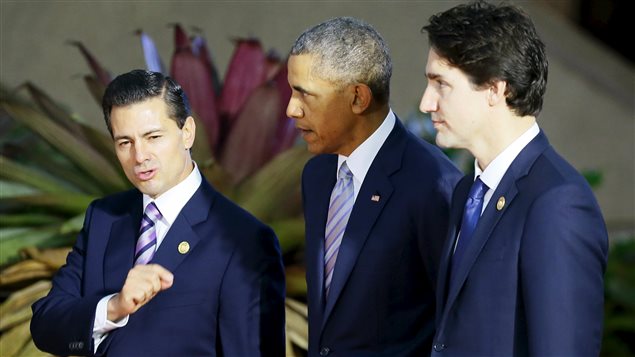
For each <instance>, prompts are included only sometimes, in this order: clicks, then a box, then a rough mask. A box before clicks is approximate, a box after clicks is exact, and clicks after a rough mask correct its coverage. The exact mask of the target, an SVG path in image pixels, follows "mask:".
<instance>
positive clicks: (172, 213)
mask: <svg viewBox="0 0 635 357" xmlns="http://www.w3.org/2000/svg"><path fill="white" fill-rule="evenodd" d="M202 181H203V178H202V176H201V172H200V171H199V170H198V166H197V165H196V163H194V169H192V172H191V173H190V174H189V175H188V176H187V177H186V178H185V180H183V181H181V182H179V183H178V184H177V185H176V186H174V187H172V188H171V189H169V190H167V191H165V192H164V193H162V194H161V195H160V196H159V197H157V198H156V199H155V200H153V199H152V198H151V197H150V196H148V195H146V194H143V210H144V211H145V208H146V206H147V205H148V204H150V202H152V201H154V203H155V204H156V205H157V208H158V209H159V212H161V215H162V216H163V220H164V221H165V222H164V223H166V224H167V227H170V226H171V225H172V223H174V221H175V220H176V217H177V216H178V215H179V213H180V212H181V210H182V209H183V207H185V204H186V203H187V201H189V200H190V198H192V196H193V195H194V193H195V192H196V190H198V187H199V186H200V185H201V182H202Z"/></svg>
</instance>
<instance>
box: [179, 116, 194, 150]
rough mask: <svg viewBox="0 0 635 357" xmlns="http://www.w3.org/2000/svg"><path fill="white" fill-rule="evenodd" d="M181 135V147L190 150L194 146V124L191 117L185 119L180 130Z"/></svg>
mask: <svg viewBox="0 0 635 357" xmlns="http://www.w3.org/2000/svg"><path fill="white" fill-rule="evenodd" d="M181 131H182V133H183V145H184V146H185V148H186V149H188V150H189V149H191V148H192V146H193V145H194V138H195V137H196V123H195V122H194V118H192V117H191V116H189V117H187V118H186V119H185V123H184V124H183V127H182V128H181Z"/></svg>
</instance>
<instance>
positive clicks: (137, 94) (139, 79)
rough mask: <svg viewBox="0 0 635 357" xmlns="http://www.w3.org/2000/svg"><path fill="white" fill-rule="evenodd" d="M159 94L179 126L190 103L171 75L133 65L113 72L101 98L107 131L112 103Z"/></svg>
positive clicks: (138, 100) (128, 102) (170, 115)
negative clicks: (121, 71) (118, 73)
mask: <svg viewBox="0 0 635 357" xmlns="http://www.w3.org/2000/svg"><path fill="white" fill-rule="evenodd" d="M159 96H161V97H162V98H163V100H164V101H165V104H166V105H167V107H168V115H169V117H170V118H171V119H174V121H176V125H177V126H178V127H179V129H180V128H183V125H184V124H185V120H186V119H187V117H189V116H190V115H192V114H191V110H190V105H189V102H188V100H187V96H186V95H185V92H184V91H183V89H182V88H181V86H180V85H179V84H178V83H176V82H175V81H174V80H173V79H172V78H170V77H168V76H164V75H163V74H162V73H159V72H151V71H146V70H143V69H135V70H132V71H130V72H128V73H124V74H122V75H119V76H117V78H115V79H114V80H113V81H112V82H110V84H108V87H107V88H106V92H105V93H104V97H103V99H102V102H101V106H102V109H103V111H104V120H106V126H107V127H108V131H109V132H110V135H112V126H111V123H110V112H111V111H112V107H113V106H114V107H120V106H126V105H130V104H135V103H140V102H143V101H145V100H148V99H151V98H154V97H159Z"/></svg>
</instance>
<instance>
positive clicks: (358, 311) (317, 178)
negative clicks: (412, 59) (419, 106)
mask: <svg viewBox="0 0 635 357" xmlns="http://www.w3.org/2000/svg"><path fill="white" fill-rule="evenodd" d="M336 171H337V155H319V156H316V157H314V158H313V159H311V160H310V161H309V162H308V163H307V165H306V166H305V169H304V172H303V177H302V192H303V198H304V200H303V201H304V214H305V220H306V264H307V275H306V277H307V285H308V308H309V356H317V355H322V356H325V355H331V356H360V355H361V356H380V355H381V356H422V355H425V354H428V353H429V351H430V347H431V339H432V336H433V325H434V307H435V303H434V300H435V297H434V287H435V282H436V275H437V266H438V262H439V257H440V252H441V248H442V245H443V241H444V239H445V236H446V233H447V227H448V214H449V204H450V195H451V192H452V190H453V188H454V185H455V183H456V182H457V181H458V179H459V178H460V173H459V171H458V170H457V169H456V168H455V167H454V166H453V164H452V163H451V162H450V161H449V160H448V159H447V157H446V156H445V155H444V154H443V153H442V152H441V151H440V150H439V149H438V148H436V147H434V146H433V145H430V144H428V143H426V142H423V141H422V140H420V139H419V138H417V137H415V136H414V135H412V134H410V133H408V132H407V131H406V129H405V128H404V127H403V125H402V124H401V123H400V122H399V120H397V121H396V123H395V127H394V129H393V130H392V132H391V133H390V135H389V136H388V138H387V140H386V141H385V143H384V144H383V146H382V147H381V149H380V150H379V152H378V154H377V156H376V157H375V159H374V161H373V163H372V164H371V166H370V169H369V171H368V173H367V175H366V177H365V179H364V182H363V184H362V186H361V189H360V191H359V194H358V196H357V199H356V201H355V205H354V207H353V210H352V212H351V215H350V218H349V221H348V225H347V226H346V230H345V233H344V238H343V239H342V244H341V246H340V249H339V253H338V256H337V261H336V264H335V270H334V273H333V279H332V282H331V287H330V291H329V297H328V300H325V298H324V230H325V225H326V218H327V212H328V206H329V200H330V196H331V191H332V190H333V187H334V185H335V181H336ZM373 196H375V199H374V200H373V199H372V197H373ZM377 197H378V199H377Z"/></svg>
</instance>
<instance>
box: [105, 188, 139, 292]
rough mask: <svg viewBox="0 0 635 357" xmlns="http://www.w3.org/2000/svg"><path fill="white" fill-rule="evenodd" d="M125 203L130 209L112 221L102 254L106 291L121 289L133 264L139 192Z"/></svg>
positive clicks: (137, 228) (137, 231)
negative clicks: (103, 253)
mask: <svg viewBox="0 0 635 357" xmlns="http://www.w3.org/2000/svg"><path fill="white" fill-rule="evenodd" d="M125 205H126V206H127V207H130V211H129V212H127V213H124V214H123V215H122V216H120V217H119V218H118V219H117V220H115V221H114V222H113V223H112V226H111V229H110V237H109V239H108V244H107V246H106V252H105V255H104V288H105V290H106V291H107V292H117V291H119V290H121V287H122V286H123V283H124V282H125V281H126V277H127V276H128V271H129V270H130V269H131V268H132V266H133V264H134V251H135V245H136V242H137V235H138V233H139V227H140V224H141V215H142V209H143V200H142V196H141V193H139V194H138V195H136V196H135V199H133V200H132V201H131V202H129V203H126V204H125Z"/></svg>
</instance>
